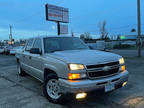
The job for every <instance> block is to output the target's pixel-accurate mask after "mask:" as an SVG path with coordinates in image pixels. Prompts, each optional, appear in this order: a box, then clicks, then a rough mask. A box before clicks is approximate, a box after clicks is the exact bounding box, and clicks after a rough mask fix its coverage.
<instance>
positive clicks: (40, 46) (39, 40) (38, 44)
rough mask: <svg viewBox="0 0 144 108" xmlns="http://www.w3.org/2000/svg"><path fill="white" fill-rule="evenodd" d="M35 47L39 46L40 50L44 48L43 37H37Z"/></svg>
mask: <svg viewBox="0 0 144 108" xmlns="http://www.w3.org/2000/svg"><path fill="white" fill-rule="evenodd" d="M33 48H39V49H40V50H42V40H41V39H39V38H38V39H36V40H35V42H34V45H33Z"/></svg>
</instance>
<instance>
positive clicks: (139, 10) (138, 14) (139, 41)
mask: <svg viewBox="0 0 144 108" xmlns="http://www.w3.org/2000/svg"><path fill="white" fill-rule="evenodd" d="M137 20H138V57H141V9H140V0H137Z"/></svg>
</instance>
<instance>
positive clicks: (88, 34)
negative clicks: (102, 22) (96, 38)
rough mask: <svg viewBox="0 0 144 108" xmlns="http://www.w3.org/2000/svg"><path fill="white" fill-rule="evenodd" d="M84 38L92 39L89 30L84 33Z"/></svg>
mask: <svg viewBox="0 0 144 108" xmlns="http://www.w3.org/2000/svg"><path fill="white" fill-rule="evenodd" d="M84 36H85V39H92V37H91V35H90V33H89V32H85V33H84Z"/></svg>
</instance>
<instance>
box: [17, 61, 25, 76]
mask: <svg viewBox="0 0 144 108" xmlns="http://www.w3.org/2000/svg"><path fill="white" fill-rule="evenodd" d="M17 71H18V75H19V76H22V77H23V76H26V73H25V72H24V71H23V70H22V68H21V66H20V63H19V62H18V63H17Z"/></svg>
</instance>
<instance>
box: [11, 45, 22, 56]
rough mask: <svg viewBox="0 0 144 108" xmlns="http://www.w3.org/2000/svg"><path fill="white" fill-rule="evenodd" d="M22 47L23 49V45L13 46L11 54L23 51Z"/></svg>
mask: <svg viewBox="0 0 144 108" xmlns="http://www.w3.org/2000/svg"><path fill="white" fill-rule="evenodd" d="M22 49H23V46H17V47H13V48H12V49H10V54H11V55H15V54H16V53H18V52H19V51H21V50H22Z"/></svg>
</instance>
